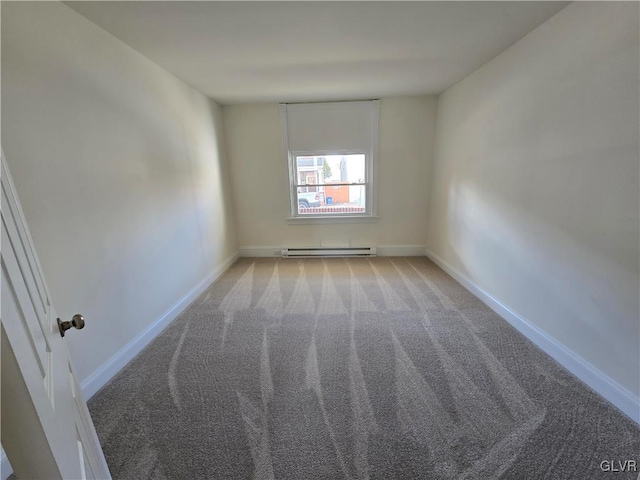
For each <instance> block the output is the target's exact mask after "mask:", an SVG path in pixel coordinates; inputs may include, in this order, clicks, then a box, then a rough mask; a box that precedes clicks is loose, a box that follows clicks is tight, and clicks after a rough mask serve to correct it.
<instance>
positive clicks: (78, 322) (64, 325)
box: [58, 313, 84, 337]
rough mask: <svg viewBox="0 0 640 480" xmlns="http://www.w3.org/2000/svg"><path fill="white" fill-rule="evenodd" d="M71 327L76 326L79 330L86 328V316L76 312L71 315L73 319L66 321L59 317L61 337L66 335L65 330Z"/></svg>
mask: <svg viewBox="0 0 640 480" xmlns="http://www.w3.org/2000/svg"><path fill="white" fill-rule="evenodd" d="M71 327H75V328H76V329H78V330H80V329H81V328H84V317H83V316H82V315H80V314H79V313H76V314H75V315H74V316H73V317H71V320H68V321H66V322H63V321H62V320H60V319H58V328H59V329H60V336H61V337H64V332H66V331H67V330H69V329H70V328H71Z"/></svg>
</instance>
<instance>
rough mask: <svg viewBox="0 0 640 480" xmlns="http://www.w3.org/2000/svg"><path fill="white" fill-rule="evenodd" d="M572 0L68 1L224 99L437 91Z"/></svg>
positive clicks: (274, 99)
mask: <svg viewBox="0 0 640 480" xmlns="http://www.w3.org/2000/svg"><path fill="white" fill-rule="evenodd" d="M568 3H569V2H548V1H540V2H520V1H515V2H464V1H463V2H368V1H358V2H269V1H261V2H207V1H200V2H181V1H177V2H173V1H159V2H156V1H143V2H128V1H127V2H111V1H88V2H75V1H74V2H68V3H67V5H68V6H69V7H71V8H73V9H74V10H76V11H77V12H79V13H80V14H82V15H84V16H85V17H86V18H88V19H89V20H91V21H92V22H94V23H96V24H97V25H99V26H100V27H102V28H104V29H105V30H107V31H108V32H110V33H111V34H113V35H114V36H116V37H117V38H119V39H121V40H122V41H123V42H125V43H127V44H129V45H130V46H132V47H133V48H134V49H136V50H138V51H139V52H141V53H142V54H143V55H145V56H146V57H148V58H149V59H151V60H153V61H154V62H155V63H157V64H159V65H161V66H162V67H164V68H165V69H167V70H168V71H170V72H172V73H173V74H174V75H176V76H177V77H179V78H181V79H182V80H184V81H186V82H187V83H188V84H190V85H192V86H193V87H195V88H196V89H198V90H200V91H201V92H203V93H204V94H206V95H208V96H210V97H211V98H213V99H215V100H217V101H218V102H220V103H222V104H232V103H247V102H296V101H323V100H325V101H328V100H347V99H351V100H356V99H366V98H379V97H387V96H396V95H414V94H438V93H441V92H442V91H444V90H445V89H447V88H448V87H450V86H451V85H454V84H455V83H457V82H458V81H460V80H462V79H463V78H464V77H465V76H467V75H468V74H470V73H471V72H473V71H474V70H476V69H477V68H479V67H480V66H482V65H483V64H484V63H486V62H487V61H489V60H490V59H491V58H493V57H495V56H496V55H498V54H499V53H500V52H502V51H503V50H505V49H506V48H508V47H509V46H510V45H512V44H513V43H515V42H516V41H518V40H519V39H520V38H522V37H523V36H525V35H526V34H527V33H529V32H530V31H531V30H533V29H534V28H535V27H537V26H538V25H540V24H541V23H543V22H545V21H546V20H547V19H548V18H550V17H551V16H552V15H554V14H555V13H556V12H558V11H559V10H561V9H562V8H564V7H565V6H566V5H567V4H568Z"/></svg>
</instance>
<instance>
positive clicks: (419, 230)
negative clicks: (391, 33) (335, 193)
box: [223, 96, 436, 251]
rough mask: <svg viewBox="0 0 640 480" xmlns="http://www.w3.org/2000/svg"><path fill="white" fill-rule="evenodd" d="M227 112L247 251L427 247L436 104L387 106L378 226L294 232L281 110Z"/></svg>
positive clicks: (404, 101) (400, 100)
mask: <svg viewBox="0 0 640 480" xmlns="http://www.w3.org/2000/svg"><path fill="white" fill-rule="evenodd" d="M223 112H224V113H223V117H224V127H225V128H224V131H225V136H226V144H227V147H228V155H229V163H230V167H231V182H232V191H233V203H234V207H235V216H236V219H237V228H238V243H239V245H240V248H241V250H242V249H243V248H251V247H262V246H276V247H282V246H316V245H320V243H321V242H322V241H323V240H330V241H349V242H350V243H351V245H374V246H399V245H402V246H408V245H411V246H416V245H421V246H423V245H425V242H426V235H427V232H426V222H425V220H424V212H425V210H426V208H427V203H428V195H429V192H428V183H429V182H428V179H429V174H430V172H429V168H430V164H431V154H432V151H433V142H434V135H435V116H436V98H435V97H433V96H422V97H397V98H383V99H381V101H380V111H379V115H380V128H379V158H378V215H379V219H378V221H377V222H375V223H350V224H328V225H327V224H322V225H308V224H305V225H299V224H296V225H291V224H288V223H287V218H288V217H290V216H291V212H290V209H289V191H288V185H289V181H288V171H287V161H286V157H285V153H284V149H283V148H284V147H283V142H282V128H281V123H280V114H279V110H278V105H277V104H253V105H235V106H225V107H224V108H223ZM403 251H409V250H403Z"/></svg>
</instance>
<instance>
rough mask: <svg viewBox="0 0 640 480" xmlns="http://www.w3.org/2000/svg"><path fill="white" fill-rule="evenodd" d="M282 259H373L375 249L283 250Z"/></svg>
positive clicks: (324, 248) (325, 248)
mask: <svg viewBox="0 0 640 480" xmlns="http://www.w3.org/2000/svg"><path fill="white" fill-rule="evenodd" d="M282 256H283V257H375V256H376V247H309V248H283V249H282Z"/></svg>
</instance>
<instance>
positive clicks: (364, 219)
mask: <svg viewBox="0 0 640 480" xmlns="http://www.w3.org/2000/svg"><path fill="white" fill-rule="evenodd" d="M377 221H378V216H377V215H357V216H356V215H340V216H338V215H336V216H329V215H327V216H321V215H317V216H315V215H314V216H313V217H289V218H287V223H288V224H289V225H308V224H322V223H375V222H377Z"/></svg>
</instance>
